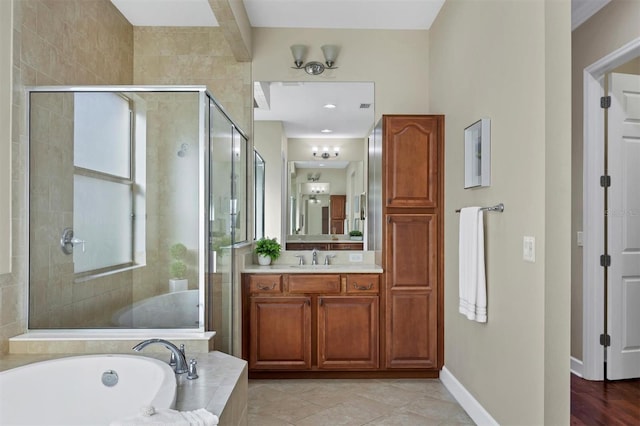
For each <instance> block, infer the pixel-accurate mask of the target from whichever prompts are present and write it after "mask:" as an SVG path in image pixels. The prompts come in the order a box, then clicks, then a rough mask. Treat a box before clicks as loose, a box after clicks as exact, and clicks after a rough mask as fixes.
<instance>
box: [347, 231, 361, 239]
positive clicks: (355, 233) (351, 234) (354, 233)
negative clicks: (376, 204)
mask: <svg viewBox="0 0 640 426" xmlns="http://www.w3.org/2000/svg"><path fill="white" fill-rule="evenodd" d="M349 238H350V239H352V240H354V241H362V232H360V231H358V230H357V229H354V230H353V231H349Z"/></svg>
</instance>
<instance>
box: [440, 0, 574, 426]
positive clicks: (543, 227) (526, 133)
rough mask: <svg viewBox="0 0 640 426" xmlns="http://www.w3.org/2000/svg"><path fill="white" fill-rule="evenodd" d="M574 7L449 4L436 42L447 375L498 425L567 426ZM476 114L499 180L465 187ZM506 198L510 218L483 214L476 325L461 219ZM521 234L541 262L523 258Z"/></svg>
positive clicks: (551, 3)
mask: <svg viewBox="0 0 640 426" xmlns="http://www.w3.org/2000/svg"><path fill="white" fill-rule="evenodd" d="M568 5H569V3H568V2H554V1H548V2H539V1H523V2H513V1H508V0H497V1H493V2H477V1H448V2H446V3H445V4H444V7H443V9H442V10H441V12H440V14H439V16H438V18H437V19H436V22H435V23H434V25H433V26H432V28H431V33H430V36H429V39H430V46H429V53H430V60H429V62H430V64H431V66H430V72H429V78H430V80H429V91H430V106H431V111H432V112H433V113H443V114H445V116H446V118H445V121H446V130H445V135H446V141H445V173H446V174H445V297H444V298H445V330H446V333H445V335H446V339H445V367H446V368H447V369H448V370H449V371H450V372H451V373H452V374H453V375H454V376H455V377H456V378H457V379H458V381H459V382H460V383H461V384H462V385H463V386H464V387H465V388H466V389H467V390H468V391H469V392H470V393H471V395H472V396H473V397H474V398H475V399H476V400H477V401H478V402H479V403H480V404H481V405H482V406H483V407H484V408H485V409H486V410H487V411H488V412H489V414H490V415H491V416H492V417H493V418H494V419H495V420H496V421H497V422H498V423H500V424H518V425H539V424H568V422H569V417H568V413H569V382H568V378H569V366H568V361H569V353H568V352H569V351H568V341H569V333H568V323H569V320H568V312H569V280H570V277H569V263H570V262H569V254H570V249H569V233H570V232H569V218H570V216H569V211H570V208H569V204H568V201H564V200H569V198H570V196H569V184H570V176H569V175H568V173H569V170H570V166H569V159H570V153H569V143H570V140H569V139H570V136H569V129H570V127H569V125H570V124H569V111H570V103H569V93H568V89H569V72H570V70H569V63H568V58H569V57H570V45H569V36H570V16H569V9H568ZM563 58H564V59H563ZM554 79H557V80H556V81H554ZM555 92H557V93H555ZM480 118H490V119H491V167H492V169H491V172H492V179H491V182H492V184H491V187H489V188H481V189H469V190H465V189H463V165H464V153H463V130H464V128H465V127H467V126H468V125H470V124H472V123H473V122H475V121H477V120H478V119H480ZM499 202H503V203H504V204H505V211H504V213H487V214H486V215H485V232H486V233H485V247H486V265H487V268H486V274H487V292H488V322H487V323H486V324H479V323H475V322H471V321H468V320H467V319H466V318H465V317H463V316H462V315H460V314H459V313H458V306H457V302H458V288H457V286H458V253H457V250H458V239H457V238H458V215H456V214H455V213H454V211H455V209H458V208H460V207H464V206H470V205H480V206H491V205H494V204H496V203H499ZM525 235H528V236H533V237H535V238H536V262H535V263H529V262H524V261H523V260H522V239H523V236H525ZM550 256H554V257H555V260H553V261H552V260H551V259H550ZM551 296H553V297H555V298H556V300H553V301H552V300H550V297H551ZM551 347H553V349H551ZM550 396H551V397H553V398H555V401H551V400H550Z"/></svg>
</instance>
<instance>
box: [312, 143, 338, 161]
mask: <svg viewBox="0 0 640 426" xmlns="http://www.w3.org/2000/svg"><path fill="white" fill-rule="evenodd" d="M311 152H312V153H313V156H314V157H316V158H318V157H319V158H322V159H324V160H328V159H329V158H331V157H332V156H333V157H337V156H338V155H340V147H337V146H335V147H333V155H331V154H330V153H329V147H327V146H325V147H323V148H322V153H320V152H318V147H317V146H314V147H313V148H311Z"/></svg>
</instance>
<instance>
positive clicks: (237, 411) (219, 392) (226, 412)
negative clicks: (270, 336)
mask: <svg viewBox="0 0 640 426" xmlns="http://www.w3.org/2000/svg"><path fill="white" fill-rule="evenodd" d="M149 349H152V348H151V347H150V348H149ZM130 353H131V354H134V355H135V352H133V351H130ZM73 355H77V354H57V355H51V354H39V355H35V354H34V355H23V354H11V355H6V356H4V357H3V358H0V371H4V370H7V369H10V368H15V367H18V366H22V365H26V364H31V363H34V362H39V361H45V360H48V359H54V358H59V357H63V356H73ZM139 356H148V357H152V358H157V359H161V360H166V359H168V356H169V352H168V351H167V350H166V349H165V350H164V352H162V353H158V352H147V350H146V349H145V351H144V352H143V353H142V354H139ZM187 357H188V358H195V359H196V360H197V361H198V365H197V366H198V375H199V378H198V379H196V380H187V378H186V374H182V375H180V376H178V394H177V398H176V407H175V409H176V410H181V411H190V410H196V409H198V408H205V409H206V410H208V411H210V412H211V413H213V414H215V415H217V416H218V417H219V419H220V422H219V424H220V425H246V424H247V418H248V417H247V416H248V414H247V397H248V390H247V386H248V385H247V383H248V379H247V363H246V362H245V361H243V360H241V359H238V358H235V357H232V356H230V355H227V354H224V353H222V352H217V351H214V352H208V353H190V352H189V350H188V349H187Z"/></svg>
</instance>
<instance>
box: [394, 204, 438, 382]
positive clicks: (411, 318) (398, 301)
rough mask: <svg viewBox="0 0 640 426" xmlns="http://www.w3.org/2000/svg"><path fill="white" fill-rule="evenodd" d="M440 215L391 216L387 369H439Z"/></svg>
mask: <svg viewBox="0 0 640 426" xmlns="http://www.w3.org/2000/svg"><path fill="white" fill-rule="evenodd" d="M437 222H438V216H437V215H431V214H397V215H396V214H394V215H388V216H387V241H386V247H387V250H386V254H385V256H386V260H385V263H386V266H387V267H386V271H385V273H386V280H385V283H386V284H385V285H386V287H385V289H386V298H387V302H386V366H387V368H431V369H432V368H440V367H441V365H440V364H441V358H442V356H441V353H440V352H441V349H440V348H441V347H442V345H439V344H438V343H439V341H441V339H442V327H441V326H440V323H439V315H438V309H439V306H442V305H441V303H439V299H440V297H441V290H440V288H439V287H440V285H439V274H438V270H439V256H438V251H439V248H438V223H437Z"/></svg>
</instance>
